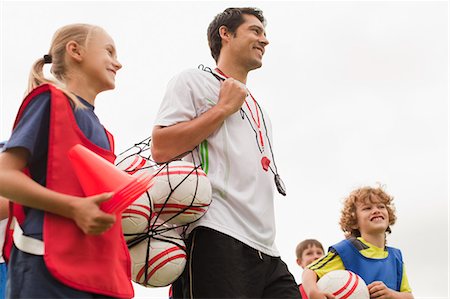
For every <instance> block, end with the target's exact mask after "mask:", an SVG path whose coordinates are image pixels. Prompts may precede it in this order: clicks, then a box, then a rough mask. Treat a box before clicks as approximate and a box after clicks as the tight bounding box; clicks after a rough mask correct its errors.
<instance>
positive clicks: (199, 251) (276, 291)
mask: <svg viewBox="0 0 450 299" xmlns="http://www.w3.org/2000/svg"><path fill="white" fill-rule="evenodd" d="M187 250H188V262H187V264H186V268H185V270H184V272H183V274H182V275H181V276H180V278H178V279H177V281H175V282H174V284H173V297H174V298H300V292H299V290H298V286H297V284H296V282H295V280H294V277H293V276H292V274H291V273H290V272H289V270H288V269H287V266H286V264H285V263H284V262H283V261H282V260H281V258H279V257H271V256H268V255H266V254H264V253H261V252H260V251H258V250H255V249H253V248H251V247H249V246H248V245H246V244H244V243H242V242H240V241H238V240H236V239H234V238H232V237H230V236H228V235H225V234H223V233H220V232H218V231H216V230H213V229H210V228H206V227H197V228H195V229H194V230H193V231H192V232H191V234H190V235H189V239H188V241H187Z"/></svg>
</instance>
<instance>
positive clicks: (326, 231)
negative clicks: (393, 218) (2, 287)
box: [0, 1, 449, 298]
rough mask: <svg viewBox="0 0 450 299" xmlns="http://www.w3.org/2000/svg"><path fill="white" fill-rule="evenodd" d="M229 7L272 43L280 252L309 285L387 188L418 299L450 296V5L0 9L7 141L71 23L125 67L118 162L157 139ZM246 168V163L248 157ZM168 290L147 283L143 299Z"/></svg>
mask: <svg viewBox="0 0 450 299" xmlns="http://www.w3.org/2000/svg"><path fill="white" fill-rule="evenodd" d="M231 6H256V7H259V8H261V9H262V10H263V11H264V13H265V16H266V18H267V19H268V25H267V28H266V30H267V36H268V39H269V41H270V42H271V43H270V45H269V46H268V47H267V49H266V50H267V51H266V55H265V57H264V61H263V62H264V65H263V67H262V68H261V69H259V70H257V71H254V72H252V73H251V74H250V76H249V82H248V87H249V89H250V90H251V91H252V94H253V95H254V96H255V98H256V99H257V100H258V101H260V103H261V104H262V106H263V107H264V108H265V109H266V110H268V111H270V116H271V119H272V124H273V129H274V140H275V142H274V143H275V144H274V147H275V148H274V151H275V159H276V162H277V166H278V168H279V172H280V174H281V176H282V178H283V179H284V181H285V183H286V185H287V192H288V196H287V197H286V198H283V197H281V196H278V195H277V197H276V198H275V201H276V217H277V229H278V233H277V245H278V247H279V249H280V252H281V255H282V258H283V259H284V261H285V262H286V263H287V264H288V266H289V268H290V270H291V272H292V273H293V274H294V276H295V278H296V279H297V280H298V282H300V277H301V271H300V268H299V267H298V266H297V265H296V263H295V254H294V250H295V246H296V244H297V243H298V242H299V241H301V240H303V239H305V238H317V239H319V240H320V241H322V243H323V244H324V246H325V247H328V246H330V245H332V244H334V243H336V242H338V241H339V240H341V239H342V238H343V234H342V233H341V232H340V230H339V228H338V220H339V214H340V208H341V203H342V200H343V199H344V197H345V196H346V195H347V194H348V193H349V192H350V191H351V190H353V189H354V188H356V187H359V186H362V185H374V184H375V183H376V182H381V183H382V184H384V185H386V191H387V192H388V193H390V194H392V195H393V196H394V197H395V201H394V202H395V204H396V208H397V216H398V221H397V223H396V224H395V225H394V226H393V227H392V229H393V233H392V234H391V235H390V236H388V244H389V245H391V246H394V247H398V248H400V249H401V250H402V252H403V256H404V260H405V263H406V267H407V273H408V276H409V280H410V284H411V286H412V288H413V291H414V294H415V296H416V298H448V281H449V280H448V271H449V269H448V261H449V260H448V235H449V231H448V211H449V210H448V180H449V177H448V165H449V164H448V137H449V135H448V112H449V110H448V3H447V2H446V1H440V2H428V1H426V2H421V1H414V2H406V1H401V2H387V1H386V2H365V1H350V2H339V1H331V2H320V1H314V2H300V1H298V2H297V1H291V2H267V1H263V2H259V1H247V2H242V1H203V2H187V1H182V2H169V1H164V2H150V1H140V2H132V1H127V2H114V1H101V2H94V1H77V2H66V1H59V2H56V1H55V2H40V1H31V2H22V1H2V2H1V9H2V11H1V16H0V19H1V61H0V63H1V84H0V86H1V91H0V139H1V140H4V139H7V138H8V137H9V133H10V130H11V127H12V123H13V120H14V117H15V115H16V112H17V109H18V107H19V104H20V101H21V98H22V96H23V92H24V90H25V88H26V85H27V77H28V71H29V69H30V67H31V64H32V63H33V62H34V61H35V60H36V59H37V58H39V57H41V56H42V55H43V54H46V53H47V51H48V49H49V47H50V40H51V37H52V35H53V33H54V32H55V30H56V29H57V28H59V27H60V26H63V25H66V24H69V23H75V22H86V23H92V24H96V25H100V26H102V27H103V28H105V29H106V30H107V31H108V33H109V34H110V35H111V36H112V37H113V38H114V40H115V42H116V46H117V49H118V55H119V60H120V61H121V63H122V64H123V66H124V67H123V69H122V70H120V71H119V73H118V75H117V79H116V86H117V88H116V90H114V91H108V92H105V93H103V94H101V95H100V96H99V97H98V98H97V101H96V112H97V114H98V115H99V117H100V119H101V120H102V122H103V124H104V125H105V126H106V127H107V128H108V129H109V130H110V131H111V132H113V133H114V135H115V138H116V146H117V152H118V153H119V152H120V151H122V150H125V149H126V148H128V147H130V146H131V145H132V144H133V143H134V142H137V141H140V140H142V139H144V138H146V137H147V136H149V135H150V132H151V130H152V125H153V121H154V118H155V114H156V112H157V110H158V107H159V103H160V101H161V98H162V96H163V94H164V91H165V87H166V84H167V82H168V81H169V79H170V78H171V77H172V76H173V75H175V74H176V73H177V72H179V71H181V70H183V69H185V68H195V67H197V66H198V65H199V64H204V65H209V66H214V64H213V63H214V61H213V59H212V58H211V56H210V54H209V48H208V45H207V39H206V28H207V26H208V24H209V22H210V21H211V20H212V18H213V17H214V16H215V15H216V14H217V13H219V12H220V11H222V10H223V9H225V8H227V7H231ZM243 163H244V161H243ZM166 297H167V289H166V288H159V289H146V288H143V287H136V298H166Z"/></svg>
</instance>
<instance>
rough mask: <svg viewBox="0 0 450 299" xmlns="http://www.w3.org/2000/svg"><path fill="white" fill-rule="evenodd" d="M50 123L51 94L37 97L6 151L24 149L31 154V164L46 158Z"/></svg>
mask: <svg viewBox="0 0 450 299" xmlns="http://www.w3.org/2000/svg"><path fill="white" fill-rule="evenodd" d="M49 123H50V93H49V92H46V93H42V94H40V95H38V96H36V97H35V98H34V99H33V100H32V101H31V102H30V103H29V104H28V106H27V107H26V108H25V110H24V112H23V114H22V117H21V119H20V120H19V122H18V124H17V126H16V127H15V128H14V130H13V132H12V134H11V137H10V138H9V140H8V141H7V143H6V145H5V148H4V150H8V149H10V148H14V147H22V148H25V149H27V150H28V152H29V153H30V159H29V161H28V162H29V163H32V162H34V161H36V159H40V158H42V156H43V155H45V156H46V154H47V148H48V130H49Z"/></svg>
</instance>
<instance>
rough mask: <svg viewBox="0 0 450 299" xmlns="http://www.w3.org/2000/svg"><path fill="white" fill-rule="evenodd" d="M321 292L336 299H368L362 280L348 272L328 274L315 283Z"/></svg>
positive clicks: (336, 271) (337, 271)
mask: <svg viewBox="0 0 450 299" xmlns="http://www.w3.org/2000/svg"><path fill="white" fill-rule="evenodd" d="M317 286H318V287H319V289H320V290H321V291H322V292H325V293H330V294H333V296H335V297H336V299H341V298H346V299H369V290H368V289H367V285H366V283H365V282H364V280H363V279H362V278H361V277H360V276H359V275H357V274H355V273H353V272H351V271H348V270H335V271H331V272H328V273H327V274H325V275H324V276H322V278H320V279H319V281H318V282H317Z"/></svg>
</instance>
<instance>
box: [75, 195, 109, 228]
mask: <svg viewBox="0 0 450 299" xmlns="http://www.w3.org/2000/svg"><path fill="white" fill-rule="evenodd" d="M112 196H113V193H102V194H98V195H94V196H90V197H86V198H78V199H77V200H74V201H73V202H72V208H73V213H72V215H73V216H72V219H73V220H74V221H75V223H76V224H77V225H78V227H79V228H80V229H81V230H82V231H83V232H84V233H85V234H88V235H100V234H102V233H104V232H106V231H107V230H109V229H110V228H111V227H112V226H113V225H114V223H115V222H116V216H115V215H112V214H108V213H105V212H103V211H102V210H101V209H100V203H102V202H104V201H107V200H108V199H110V198H111V197H112Z"/></svg>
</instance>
